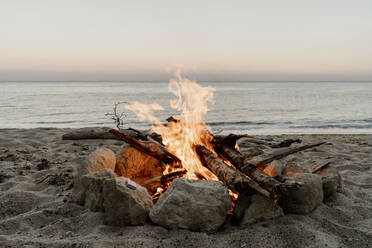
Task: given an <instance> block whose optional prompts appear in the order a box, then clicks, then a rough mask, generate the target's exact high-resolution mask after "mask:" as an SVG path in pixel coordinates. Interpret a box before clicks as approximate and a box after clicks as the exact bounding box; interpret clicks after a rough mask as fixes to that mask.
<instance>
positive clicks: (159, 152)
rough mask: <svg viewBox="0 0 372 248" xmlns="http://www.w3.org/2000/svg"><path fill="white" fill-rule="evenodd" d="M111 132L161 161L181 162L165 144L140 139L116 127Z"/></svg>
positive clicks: (169, 162)
mask: <svg viewBox="0 0 372 248" xmlns="http://www.w3.org/2000/svg"><path fill="white" fill-rule="evenodd" d="M109 133H110V134H112V135H114V136H116V137H119V138H120V139H121V140H124V141H125V142H126V143H128V144H129V145H130V146H132V147H134V148H136V149H137V150H139V151H141V152H143V153H146V154H147V155H150V156H152V157H154V158H156V159H158V160H159V161H162V162H164V163H167V164H172V163H174V162H180V160H179V159H178V158H177V157H176V156H174V155H173V154H171V153H170V152H168V151H167V150H166V149H165V147H164V146H162V145H161V144H159V143H158V142H154V141H139V140H137V139H135V138H133V137H131V136H130V135H127V134H125V133H123V132H120V131H118V130H115V129H111V130H110V131H109Z"/></svg>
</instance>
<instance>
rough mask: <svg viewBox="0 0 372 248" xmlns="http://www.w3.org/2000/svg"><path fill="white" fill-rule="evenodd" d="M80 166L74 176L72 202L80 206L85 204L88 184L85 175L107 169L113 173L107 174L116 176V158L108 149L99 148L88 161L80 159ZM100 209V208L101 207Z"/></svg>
mask: <svg viewBox="0 0 372 248" xmlns="http://www.w3.org/2000/svg"><path fill="white" fill-rule="evenodd" d="M76 163H77V164H78V166H77V169H76V173H75V176H74V190H73V194H72V200H73V201H74V202H76V203H78V204H80V205H84V204H85V195H86V194H85V193H86V189H87V188H86V187H87V185H86V183H88V182H87V180H86V179H87V178H85V179H83V177H84V176H85V175H87V174H88V173H91V172H98V171H101V170H103V169H105V168H107V169H108V170H111V171H112V173H109V172H105V174H106V175H107V173H109V174H110V176H109V177H111V175H115V174H114V170H115V164H116V158H115V154H114V153H113V151H111V150H110V149H107V148H99V149H97V150H95V151H94V152H93V153H92V154H91V155H89V157H88V158H87V159H78V160H77V161H76ZM101 176H102V175H100V176H99V177H101ZM99 208H100V207H99Z"/></svg>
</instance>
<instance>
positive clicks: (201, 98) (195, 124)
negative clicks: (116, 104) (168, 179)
mask: <svg viewBox="0 0 372 248" xmlns="http://www.w3.org/2000/svg"><path fill="white" fill-rule="evenodd" d="M168 88H169V91H170V92H172V93H173V94H174V95H175V96H176V99H174V100H171V101H170V106H171V107H172V108H173V109H176V110H177V111H179V112H180V115H179V116H175V120H174V121H170V122H169V123H168V124H167V125H163V124H162V123H161V122H160V121H159V120H158V119H157V118H156V117H155V116H153V110H159V109H161V106H160V105H158V104H155V105H154V104H151V105H146V104H141V103H138V102H134V103H132V104H130V105H128V106H126V107H127V108H128V109H130V110H132V111H133V112H135V113H136V114H137V116H138V117H139V118H140V120H142V121H143V120H145V119H147V120H149V121H151V122H153V123H155V125H154V126H153V127H152V128H151V130H152V131H153V132H156V133H158V134H159V135H161V136H162V141H163V144H164V145H165V146H166V148H167V150H168V151H169V152H170V153H172V154H174V155H176V156H177V157H178V158H179V159H180V160H181V162H182V166H183V168H185V169H186V170H187V173H186V175H185V176H184V177H186V178H190V179H201V178H202V179H209V180H218V178H217V177H216V176H215V175H214V174H213V173H211V172H210V171H209V170H208V169H206V168H205V167H204V166H203V165H202V163H201V161H200V160H199V157H198V155H197V154H196V152H195V151H194V149H193V146H194V145H203V146H205V147H206V148H208V149H209V150H210V151H213V152H214V149H213V146H212V144H211V141H212V139H213V137H212V135H210V134H209V131H210V127H209V126H208V125H207V124H206V123H205V122H204V121H203V116H204V115H205V114H206V113H207V112H208V103H214V99H213V92H214V91H215V89H214V88H213V87H211V86H207V87H202V86H200V85H199V84H197V82H196V81H192V80H189V79H187V78H184V77H182V76H181V75H180V74H177V75H176V79H171V80H170V82H169V85H168ZM170 172H172V168H171V167H168V168H166V170H165V171H164V173H170Z"/></svg>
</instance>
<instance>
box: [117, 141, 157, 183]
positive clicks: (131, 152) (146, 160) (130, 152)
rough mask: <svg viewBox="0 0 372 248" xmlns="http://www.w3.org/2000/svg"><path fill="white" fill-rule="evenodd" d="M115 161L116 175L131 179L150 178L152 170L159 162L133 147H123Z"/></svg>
mask: <svg viewBox="0 0 372 248" xmlns="http://www.w3.org/2000/svg"><path fill="white" fill-rule="evenodd" d="M117 160H118V162H117V163H116V167H115V172H116V174H117V175H119V176H123V177H128V178H132V179H134V178H136V177H146V176H151V175H152V170H153V168H155V167H156V166H157V165H158V164H159V160H157V159H155V158H153V157H151V156H149V155H147V154H145V153H143V152H140V151H138V150H137V149H136V148H133V147H124V149H123V150H122V151H121V152H120V153H119V155H118V159H117Z"/></svg>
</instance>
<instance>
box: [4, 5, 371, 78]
mask: <svg viewBox="0 0 372 248" xmlns="http://www.w3.org/2000/svg"><path fill="white" fill-rule="evenodd" d="M176 66H181V67H182V68H183V70H184V72H185V73H186V74H190V75H192V76H193V77H195V78H197V79H199V80H279V81H280V80H304V81H305V80H346V81H347V80H372V0H354V1H352V0H334V1H331V0H323V1H321V0H319V1H318V0H312V1H308V0H306V1H305V0H304V1H301V0H293V1H289V0H286V1H285V0H281V1H278V0H272V1H265V0H261V1H249V0H245V1H233V0H231V1H222V0H221V1H217V0H214V1H202V0H199V1H192V0H188V1H177V0H170V1H168V0H167V1H166V0H163V1H162V0H157V1H141V0H132V1H125V0H117V1H116V0H100V1H98V0H96V1H95V0H86V1H84V0H23V1H22V0H0V80H1V81H6V80H167V79H169V77H170V75H171V73H170V72H171V71H173V70H174V69H175V67H176Z"/></svg>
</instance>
